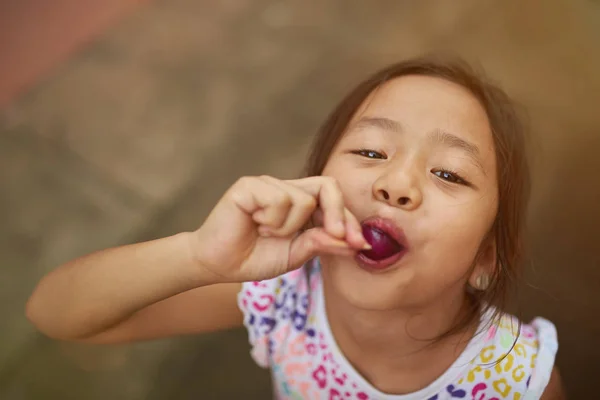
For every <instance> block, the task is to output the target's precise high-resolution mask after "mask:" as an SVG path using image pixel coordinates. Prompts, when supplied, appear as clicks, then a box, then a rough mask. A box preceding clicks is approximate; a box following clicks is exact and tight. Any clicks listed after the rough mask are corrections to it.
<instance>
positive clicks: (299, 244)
mask: <svg viewBox="0 0 600 400" xmlns="http://www.w3.org/2000/svg"><path fill="white" fill-rule="evenodd" d="M319 254H334V255H340V256H353V255H354V254H356V250H355V249H352V248H351V247H350V246H349V245H348V243H346V242H344V241H343V240H339V239H337V238H335V237H332V236H331V235H329V234H328V233H327V232H325V230H324V229H323V228H313V229H309V230H307V231H305V232H303V233H301V234H300V235H298V237H296V238H295V239H294V240H293V241H292V243H291V245H290V253H289V258H288V264H289V265H288V267H289V269H290V270H291V269H295V268H298V267H299V266H300V265H302V264H304V263H306V262H307V261H308V260H310V259H311V258H313V257H315V256H317V255H319Z"/></svg>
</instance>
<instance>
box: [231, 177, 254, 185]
mask: <svg viewBox="0 0 600 400" xmlns="http://www.w3.org/2000/svg"><path fill="white" fill-rule="evenodd" d="M255 180H256V178H255V177H254V176H242V177H241V178H238V180H237V181H236V183H235V186H241V187H244V188H246V187H249V186H251V185H252V183H253V182H254V181H255Z"/></svg>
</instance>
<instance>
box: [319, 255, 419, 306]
mask: <svg viewBox="0 0 600 400" xmlns="http://www.w3.org/2000/svg"><path fill="white" fill-rule="evenodd" d="M321 262H322V264H323V268H322V269H321V274H322V275H323V280H324V283H325V284H326V285H327V286H328V287H329V288H330V289H332V290H333V291H334V292H335V295H336V296H340V297H341V298H342V299H343V300H344V301H345V302H347V303H349V304H350V305H351V306H353V307H355V308H359V309H363V310H373V311H384V310H391V309H397V308H401V307H402V305H403V303H404V302H405V300H408V299H410V296H408V294H409V292H410V287H411V286H412V285H411V281H412V280H413V274H411V273H410V271H408V270H407V269H404V268H403V269H402V270H399V269H392V270H389V271H386V272H385V273H371V272H369V271H366V270H364V269H363V268H361V267H360V266H359V265H358V263H357V262H356V261H355V260H354V259H353V258H349V257H344V258H342V257H323V258H322V260H321ZM407 305H408V304H407Z"/></svg>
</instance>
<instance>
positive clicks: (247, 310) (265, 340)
mask: <svg viewBox="0 0 600 400" xmlns="http://www.w3.org/2000/svg"><path fill="white" fill-rule="evenodd" d="M319 277H320V275H319V274H318V269H317V268H314V266H313V263H307V264H306V265H304V266H303V267H301V268H300V269H297V270H295V271H291V272H288V273H286V274H284V275H282V276H279V277H277V278H274V279H269V280H265V281H260V282H246V283H244V284H243V285H242V288H241V290H240V292H239V294H238V306H239V308H240V310H241V311H242V313H243V314H244V325H245V327H246V328H247V330H248V336H249V341H250V344H251V346H252V351H251V354H252V356H253V358H254V360H255V361H256V362H257V363H258V364H259V365H261V366H263V367H266V366H268V365H269V364H270V358H271V356H272V352H273V351H274V349H276V348H277V347H278V346H279V344H280V343H278V342H280V341H284V340H285V338H286V337H288V336H289V335H290V334H293V333H294V332H296V333H297V332H302V331H304V330H305V328H306V325H307V322H308V318H309V313H310V310H311V305H312V303H313V296H314V294H315V290H313V289H314V286H315V284H316V283H317V282H318V279H319Z"/></svg>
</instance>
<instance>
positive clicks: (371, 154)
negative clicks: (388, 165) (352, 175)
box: [352, 149, 387, 160]
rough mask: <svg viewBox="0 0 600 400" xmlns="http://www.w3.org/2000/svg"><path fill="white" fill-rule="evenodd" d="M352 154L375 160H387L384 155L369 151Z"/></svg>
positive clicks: (364, 150)
mask: <svg viewBox="0 0 600 400" xmlns="http://www.w3.org/2000/svg"><path fill="white" fill-rule="evenodd" d="M352 154H357V155H359V156H362V157H366V158H372V159H376V160H385V159H387V156H386V155H385V154H382V153H380V152H378V151H375V150H369V149H360V150H353V151H352Z"/></svg>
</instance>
